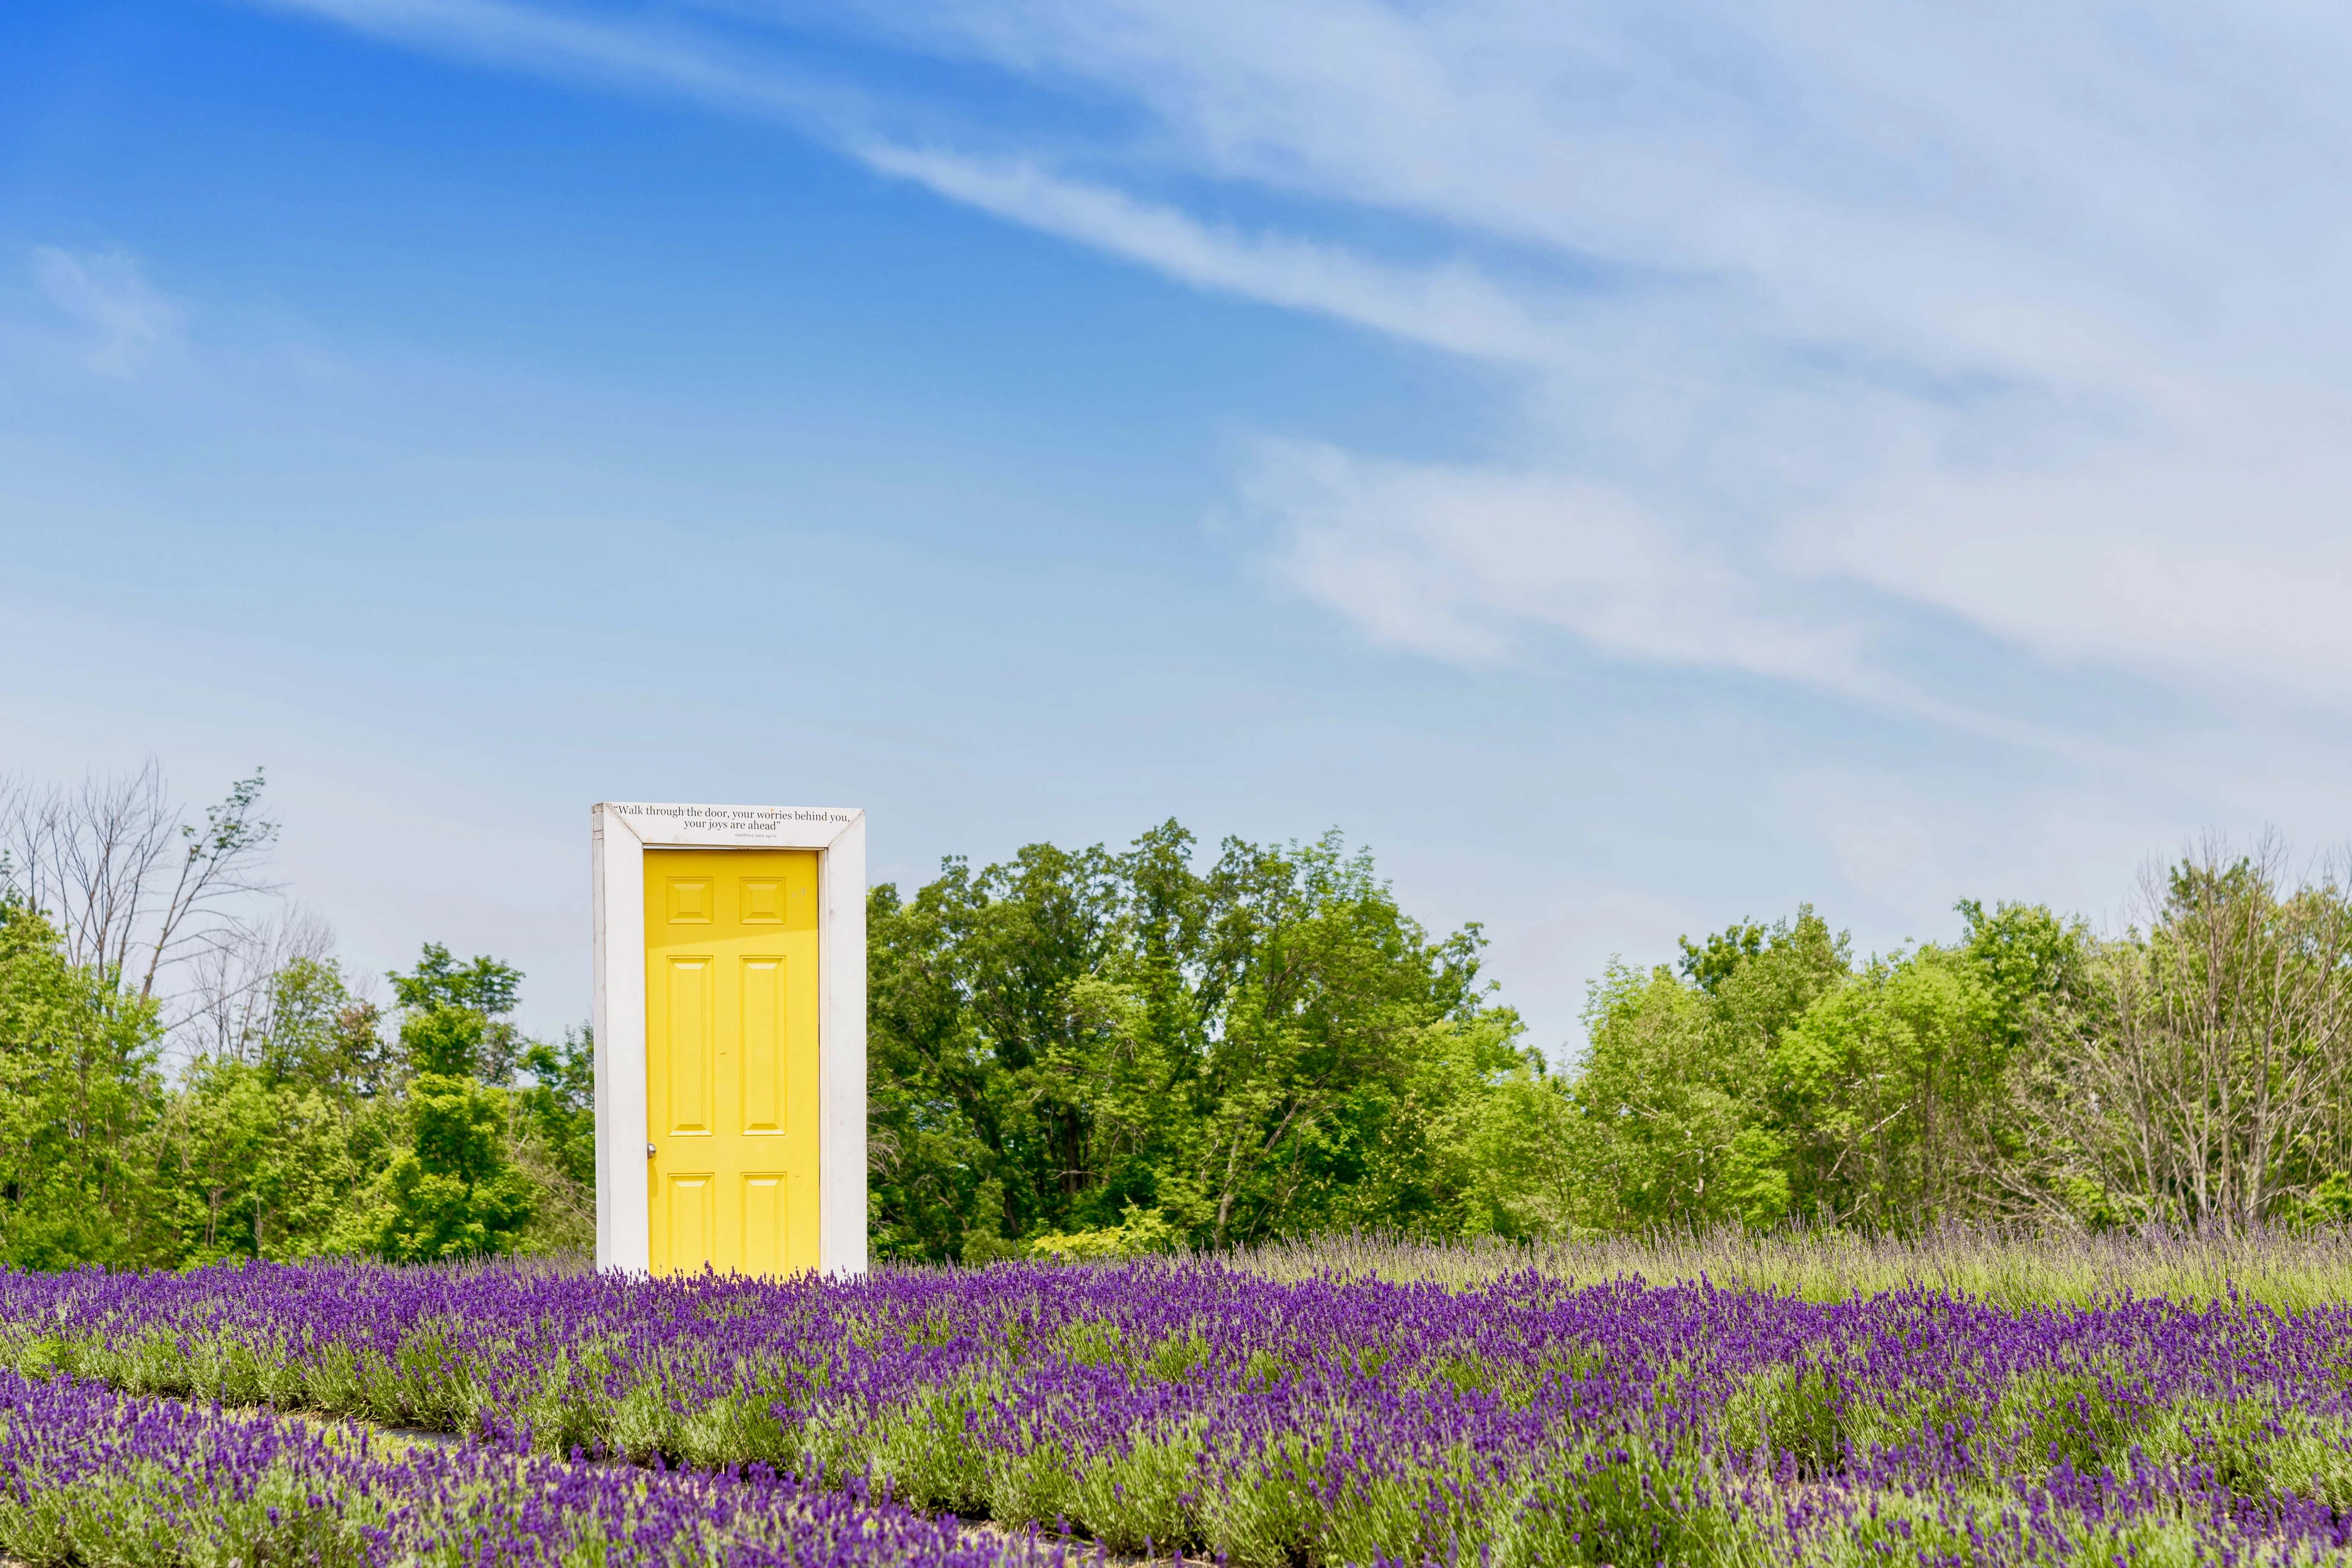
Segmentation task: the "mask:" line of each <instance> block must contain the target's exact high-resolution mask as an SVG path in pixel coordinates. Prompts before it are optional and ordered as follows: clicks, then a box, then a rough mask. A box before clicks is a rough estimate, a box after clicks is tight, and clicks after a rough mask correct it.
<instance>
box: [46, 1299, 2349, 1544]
mask: <svg viewBox="0 0 2352 1568" xmlns="http://www.w3.org/2000/svg"><path fill="white" fill-rule="evenodd" d="M0 1360H5V1362H7V1363H10V1364H12V1365H13V1366H15V1367H16V1368H18V1369H19V1370H21V1371H22V1372H24V1373H28V1374H32V1375H36V1376H42V1377H54V1378H63V1379H83V1380H102V1381H103V1382H105V1383H107V1384H112V1385H114V1386H116V1387H118V1388H121V1389H123V1390H126V1391H129V1392H131V1393H134V1394H142V1395H148V1396H157V1395H176V1396H180V1397H183V1398H198V1399H212V1400H218V1401H222V1402H224V1403H226V1404H232V1405H272V1406H275V1407H277V1408H278V1409H280V1410H288V1411H294V1410H301V1411H313V1412H319V1413H323V1414H328V1415H340V1416H356V1417H362V1418H364V1419H367V1420H370V1421H373V1422H378V1423H384V1424H390V1425H394V1426H418V1427H426V1428H431V1429H434V1430H438V1431H446V1432H454V1433H462V1434H465V1435H466V1436H468V1437H470V1438H472V1439H473V1440H474V1444H475V1447H473V1448H470V1449H468V1450H467V1452H468V1453H478V1454H482V1455H500V1456H507V1458H506V1459H505V1460H504V1461H502V1462H508V1463H524V1462H526V1459H527V1457H531V1456H536V1457H537V1458H530V1459H529V1460H528V1462H532V1463H551V1462H554V1459H553V1457H555V1456H564V1455H570V1454H572V1453H573V1452H575V1451H577V1452H579V1453H580V1454H582V1455H583V1456H587V1457H590V1458H604V1459H608V1460H633V1461H636V1462H637V1463H638V1464H640V1465H645V1466H661V1467H676V1466H686V1467H689V1468H696V1469H701V1470H726V1469H730V1468H740V1467H742V1466H744V1465H747V1464H751V1465H761V1466H765V1467H768V1468H770V1469H772V1470H773V1471H775V1472H779V1473H788V1474H796V1475H800V1476H803V1477H810V1478H816V1477H835V1478H845V1479H846V1478H855V1479H856V1481H857V1483H858V1484H859V1485H860V1486H862V1487H864V1488H866V1489H868V1490H869V1492H871V1491H876V1490H884V1489H887V1493H888V1494H889V1496H890V1497H892V1498H893V1499H895V1500H899V1501H903V1502H906V1503H909V1504H913V1505H916V1506H918V1507H920V1508H924V1509H929V1510H941V1511H952V1512H955V1513H959V1514H964V1515H971V1516H986V1517H989V1518H992V1519H994V1520H996V1521H1002V1522H1004V1523H1010V1524H1016V1525H1017V1524H1024V1523H1036V1524H1043V1525H1045V1526H1047V1527H1049V1528H1050V1527H1053V1526H1055V1525H1056V1524H1057V1523H1058V1522H1060V1521H1067V1522H1068V1523H1069V1524H1070V1525H1072V1526H1073V1527H1074V1528H1076V1530H1078V1531H1083V1532H1084V1533H1086V1534H1087V1535H1089V1536H1092V1537H1093V1538H1095V1539H1096V1540H1097V1541H1098V1542H1101V1543H1102V1544H1103V1545H1104V1546H1106V1547H1108V1548H1109V1549H1112V1550H1116V1551H1119V1552H1166V1551H1168V1550H1170V1549H1171V1548H1176V1547H1182V1548H1185V1549H1187V1550H1192V1551H1199V1550H1202V1549H1205V1550H1207V1551H1210V1552H1215V1553H1219V1554H1222V1555H1224V1556H1226V1557H1227V1558H1229V1559H1230V1560H1232V1561H1234V1562H1235V1563H1243V1564H1250V1565H1256V1564H1267V1565H1272V1564H1287V1563H1458V1562H1474V1561H1475V1562H1481V1563H1493V1564H1502V1565H1521V1564H1524V1565H1534V1564H1539V1563H1614V1564H1619V1565H1621V1568H1622V1565H1627V1564H1634V1563H1659V1564H1664V1563H1727V1564H1728V1563H1788V1562H1799V1561H1802V1562H1813V1561H1843V1562H1852V1563H1864V1562H1870V1563H1876V1562H1883V1561H1903V1562H1920V1563H2033V1562H2063V1561H2083V1562H2090V1561H2097V1562H2102V1563H2105V1562H2108V1561H2113V1560H2116V1559H2118V1558H2120V1559H2122V1560H2125V1561H2146V1562H2179V1563H2191V1562H2198V1561H2214V1562H2221V1561H2239V1562H2251V1561H2275V1562H2282V1563H2285V1562H2305V1561H2310V1562H2317V1561H2335V1560H2342V1559H2345V1558H2347V1555H2352V1308H2347V1307H2344V1306H2341V1305H2315V1306H2309V1307H2305V1308H2301V1309H2297V1310H2282V1309H2280V1308H2277V1307H2274V1306H2272V1305H2269V1304H2266V1303H2263V1302H2258V1301H2254V1300H2249V1299H2246V1298H2244V1297H2242V1296H2238V1295H2236V1294H2234V1293H2230V1292H2227V1291H2225V1292H2224V1293H2223V1294H2221V1296H2219V1297H2217V1298H2215V1299H2213V1300H2207V1301H2203V1302H2200V1303H2196V1304H2190V1303H2186V1302H2181V1301H2176V1300H2165V1299H2157V1298H2142V1297H2135V1296H2131V1295H2128V1294H2117V1295H2115V1296H2112V1297H2109V1298H2106V1299H2104V1300H2096V1301H2093V1302H2089V1303H2081V1302H2074V1303H2049V1304H2040V1305H2021V1306H2012V1305H2002V1304H1995V1303H1993V1302H1991V1301H1990V1300H1986V1299H1984V1298H1982V1297H1980V1296H1973V1295H1968V1294H1962V1293H1956V1292H1952V1291H1948V1290H1942V1289H1930V1288H1927V1287H1921V1286H1911V1287H1906V1288H1904V1289H1894V1290H1887V1291H1882V1292H1879V1293H1877V1294H1874V1295H1871V1296H1868V1297H1848V1298H1845V1299H1842V1300H1803V1299H1801V1298H1798V1297H1796V1296H1793V1295H1790V1294H1783V1293H1778V1292H1772V1291H1766V1290H1759V1289H1747V1288H1738V1289H1727V1288H1720V1287H1717V1286H1715V1285H1712V1284H1709V1283H1706V1281H1704V1280H1700V1281H1694V1282H1686V1283H1680V1284H1675V1285H1671V1286H1664V1287H1654V1286H1650V1285H1646V1284H1644V1283H1643V1282H1641V1281H1640V1280H1638V1279H1617V1280H1613V1281H1608V1282H1602V1283H1596V1284H1588V1285H1575V1284H1571V1283H1570V1282H1568V1281H1565V1280H1562V1279H1558V1278H1554V1277H1550V1276H1546V1275H1542V1274H1538V1273H1535V1272H1532V1271H1521V1272H1517V1273H1513V1274H1507V1275H1504V1276H1500V1277H1497V1278H1494V1279H1487V1280H1486V1281H1484V1282H1481V1283H1478V1284H1475V1285H1473V1286H1469V1287H1466V1288H1459V1289H1456V1288H1448V1287H1447V1286H1445V1285H1443V1284H1440V1283H1436V1282H1433V1281H1425V1280H1424V1281H1402V1282H1398V1281H1382V1280H1378V1279H1363V1278H1341V1277H1338V1276H1335V1275H1326V1276H1323V1277H1320V1278H1307V1279H1289V1280H1276V1279H1265V1278H1263V1277H1260V1276H1257V1275H1255V1274H1251V1273H1247V1272H1244V1271H1242V1270H1240V1269H1236V1268H1228V1267H1223V1266H1220V1265H1216V1264H1211V1263H1187V1264H1181V1265H1175V1264H1149V1263H1139V1264H1132V1265H1128V1266H1124V1267H1118V1268H1050V1267H1049V1268H1024V1267H1003V1266H1001V1267H998V1268H990V1269H986V1270H982V1271H978V1272H961V1273H956V1272H913V1271H909V1272H886V1273H882V1274H878V1275H876V1276H874V1277H871V1278H868V1279H859V1280H854V1281H824V1280H818V1279H800V1280H791V1281H781V1282H767V1281H753V1280H746V1279H721V1278H711V1277H703V1278H699V1279H626V1278H610V1277H599V1276H593V1275H585V1274H564V1273H556V1272H543V1271H542V1272H528V1271H523V1270H518V1269H509V1268H481V1269H474V1270H453V1269H393V1268H376V1267H365V1266H356V1265H332V1266H311V1267H299V1268H296V1267H284V1266H271V1265H247V1266H245V1267H241V1268H213V1269H199V1270H194V1271H192V1272H188V1273H184V1274H176V1275H140V1274H101V1273H98V1272H95V1271H85V1272H81V1273H77V1274H67V1275H24V1274H0ZM76 1386H79V1384H76ZM467 1462H472V1463H489V1462H491V1461H490V1460H488V1459H487V1458H482V1459H474V1460H469V1461H467ZM601 1473H610V1474H620V1475H629V1474H635V1473H637V1472H634V1471H631V1470H628V1469H626V1468H622V1467H618V1466H614V1467H611V1468H608V1469H607V1470H606V1471H604V1472H601ZM665 1473H667V1472H665Z"/></svg>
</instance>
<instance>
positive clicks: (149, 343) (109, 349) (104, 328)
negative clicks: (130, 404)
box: [33, 245, 182, 379]
mask: <svg viewBox="0 0 2352 1568" xmlns="http://www.w3.org/2000/svg"><path fill="white" fill-rule="evenodd" d="M33 276H34V278H35V279H36V280H37V282H38V283H39V284H40V288H41V292H42V294H43V295H44V296H45V297H46V298H47V300H48V302H49V304H50V305H51V306H52V307H53V308H54V309H55V310H57V311H58V313H60V314H61V315H63V316H64V317H65V318H66V319H67V320H68V321H70V322H71V323H72V324H73V326H74V328H75V329H76V332H77V338H78V342H77V345H76V347H77V352H78V354H79V358H80V359H81V361H82V363H83V364H84V365H85V366H87V367H88V368H89V369H90V370H92V371H95V372H96V373H98V374H100V375H105V376H110V377H115V378H118V379H128V378H130V377H132V376H135V375H137V374H139V373H140V372H142V371H143V370H145V369H147V368H148V367H149V366H150V365H152V364H153V363H156V361H157V360H158V358H159V357H161V356H162V355H163V354H164V353H167V352H168V351H169V350H170V349H171V348H172V347H173V344H175V343H176V342H178V340H179V336H180V329H181V321H182V317H181V310H180V307H179V305H178V304H177V302H175V301H174V300H172V299H171V298H170V297H169V296H168V295H166V294H164V293H163V291H162V290H160V289H157V288H155V286H154V285H153V284H152V283H150V282H148V280H147V274H146V269H145V268H143V267H142V266H141V265H140V262H139V258H137V257H134V256H131V254H129V253H128V252H125V251H121V250H98V251H75V250H67V249H63V248H61V247H57V246H49V245H45V246H39V247H35V249H34V251H33Z"/></svg>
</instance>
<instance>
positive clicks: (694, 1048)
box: [667, 957, 712, 1138]
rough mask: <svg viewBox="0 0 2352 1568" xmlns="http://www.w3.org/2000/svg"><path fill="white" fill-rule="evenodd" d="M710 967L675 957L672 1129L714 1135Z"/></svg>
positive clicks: (671, 986) (670, 975)
mask: <svg viewBox="0 0 2352 1568" xmlns="http://www.w3.org/2000/svg"><path fill="white" fill-rule="evenodd" d="M710 965H711V961H710V959H709V958H708V957H696V958H673V959H671V960H670V961H669V964H668V970H669V973H668V976H667V978H668V982H669V984H668V990H669V997H668V1001H669V1042H668V1043H669V1130H670V1131H672V1132H674V1133H686V1134H698V1135H700V1136H702V1137H706V1138H707V1137H709V1135H710V1054H711V1045H712V1040H711V1027H710V1026H711V1022H712V1020H711V1016H710Z"/></svg>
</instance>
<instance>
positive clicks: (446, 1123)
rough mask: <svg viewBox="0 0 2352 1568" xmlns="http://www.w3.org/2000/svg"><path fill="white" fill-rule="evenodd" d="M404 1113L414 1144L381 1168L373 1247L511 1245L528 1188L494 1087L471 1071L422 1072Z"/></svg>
mask: <svg viewBox="0 0 2352 1568" xmlns="http://www.w3.org/2000/svg"><path fill="white" fill-rule="evenodd" d="M409 1114H410V1117H411V1119H412V1121H413V1122H414V1126H415V1147H414V1148H413V1149H411V1150H410V1151H408V1152H404V1153H402V1154H400V1155H399V1156H398V1157H397V1158H395V1159H394V1161H393V1163H392V1168H391V1169H390V1170H389V1171H388V1172H387V1173H385V1177H384V1182H383V1188H384V1196H385V1199H386V1207H387V1209H388V1211H389V1212H388V1213H387V1214H386V1215H385V1216H384V1218H383V1222H382V1224H381V1226H379V1228H378V1230H377V1232H376V1235H375V1237H374V1238H373V1239H374V1246H373V1247H372V1248H371V1250H372V1251H373V1252H374V1253H375V1254H376V1255H377V1256H379V1257H382V1258H387V1259H389V1260H391V1261H392V1262H394V1263H438V1262H442V1261H445V1260H446V1259H449V1258H475V1257H481V1256H484V1255H488V1254H495V1253H504V1252H511V1251H513V1250H514V1249H515V1245H516V1240H517V1237H518V1236H519V1234H520V1231H521V1230H522V1228H523V1226H525V1225H526V1224H527V1223H529V1221H530V1211H531V1193H530V1188H529V1186H528V1185H526V1184H524V1182H523V1181H522V1180H521V1178H520V1176H518V1175H517V1174H516V1173H515V1172H514V1170H513V1168H512V1167H511V1166H510V1165H509V1163H508V1161H507V1158H506V1152H505V1150H504V1148H503V1147H502V1143H503V1138H504V1133H505V1123H506V1115H505V1108H504V1106H503V1105H502V1104H501V1103H500V1101H499V1097H498V1095H497V1093H496V1092H495V1091H494V1090H491V1089H487V1088H485V1087H484V1086H483V1085H481V1084H480V1083H478V1082H476V1081H475V1080H474V1079H468V1078H457V1077H450V1076H447V1075H445V1074H440V1073H420V1074H418V1075H417V1077H416V1079H415V1081H414V1082H413V1083H412V1084H411V1085H410V1088H409Z"/></svg>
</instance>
